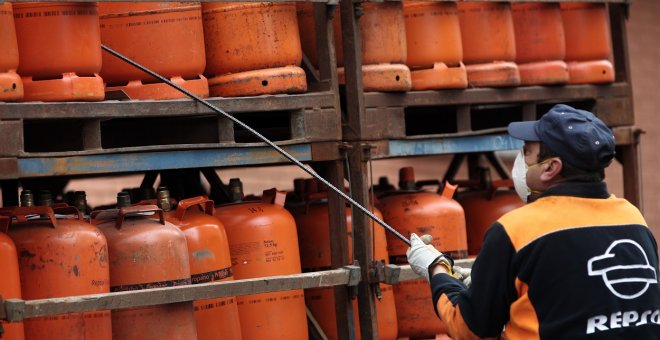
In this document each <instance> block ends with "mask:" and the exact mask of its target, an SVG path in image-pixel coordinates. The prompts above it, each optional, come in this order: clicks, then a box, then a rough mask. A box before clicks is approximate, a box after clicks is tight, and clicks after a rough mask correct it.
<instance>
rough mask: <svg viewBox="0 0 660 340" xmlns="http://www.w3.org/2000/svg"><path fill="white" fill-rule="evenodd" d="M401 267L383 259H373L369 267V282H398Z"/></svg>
mask: <svg viewBox="0 0 660 340" xmlns="http://www.w3.org/2000/svg"><path fill="white" fill-rule="evenodd" d="M400 274H401V267H399V266H397V265H394V264H385V262H383V261H374V262H373V264H372V266H371V268H370V269H369V283H380V282H383V283H386V284H388V285H395V284H397V283H399V276H400Z"/></svg>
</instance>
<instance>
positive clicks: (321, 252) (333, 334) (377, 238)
mask: <svg viewBox="0 0 660 340" xmlns="http://www.w3.org/2000/svg"><path fill="white" fill-rule="evenodd" d="M313 181H314V182H316V180H313ZM374 214H375V215H376V216H378V217H379V218H381V219H382V218H383V216H382V214H381V213H380V211H379V210H378V209H375V211H374ZM294 218H295V219H296V225H297V226H298V240H299V243H300V257H301V263H302V268H303V271H305V272H311V271H318V270H328V269H330V265H331V261H330V225H329V219H328V218H329V217H328V201H327V191H326V192H310V191H308V194H307V199H306V204H305V206H304V207H302V208H299V209H295V213H294ZM351 221H352V219H351V208H349V207H347V208H346V222H347V229H348V233H349V235H348V237H349V244H351V243H352V242H351V241H350V239H351V235H352V223H351ZM371 230H372V237H373V238H374V254H373V258H374V260H376V261H383V262H384V263H386V264H387V263H389V257H388V256H387V244H386V241H385V230H384V229H383V228H379V227H377V226H375V225H373V223H372V226H371ZM352 257H353V256H352V254H351V249H350V248H349V254H348V258H352ZM380 291H381V299H380V300H378V301H376V315H377V318H378V338H379V339H396V337H397V324H396V322H397V321H396V308H395V306H394V291H393V289H392V286H390V285H386V284H380ZM334 301H335V297H334V291H333V289H332V288H314V289H307V290H305V302H306V303H307V307H308V308H309V309H310V311H311V312H312V314H313V315H314V317H315V318H316V320H317V321H318V322H319V324H320V325H321V328H322V329H323V331H324V332H325V334H326V335H327V336H328V339H337V338H338V337H337V320H336V315H335V302H334ZM353 308H354V310H356V311H357V301H354V306H353ZM359 324H360V323H359V320H358V314H357V312H356V313H355V325H356V330H355V332H356V335H357V336H358V338H359V334H360V332H359V329H357V328H358V326H359Z"/></svg>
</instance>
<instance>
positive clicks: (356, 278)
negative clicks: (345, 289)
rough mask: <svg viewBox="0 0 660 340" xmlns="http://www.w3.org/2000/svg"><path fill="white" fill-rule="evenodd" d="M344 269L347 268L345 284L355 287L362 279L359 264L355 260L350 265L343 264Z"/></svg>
mask: <svg viewBox="0 0 660 340" xmlns="http://www.w3.org/2000/svg"><path fill="white" fill-rule="evenodd" d="M344 269H346V270H348V272H349V273H348V283H347V284H346V285H347V286H349V287H357V285H358V284H360V281H362V274H361V273H360V266H359V265H358V263H357V261H355V263H353V264H352V265H348V266H344Z"/></svg>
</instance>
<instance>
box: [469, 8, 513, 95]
mask: <svg viewBox="0 0 660 340" xmlns="http://www.w3.org/2000/svg"><path fill="white" fill-rule="evenodd" d="M458 15H459V20H460V23H461V39H462V43H463V62H464V63H465V65H466V66H467V71H468V82H469V86H473V87H483V86H515V85H518V84H519V83H520V75H519V74H518V71H517V67H516V65H515V64H514V63H513V61H514V60H515V59H516V41H515V35H514V29H513V18H512V15H511V5H510V4H509V3H505V2H460V3H458ZM494 62H498V63H497V65H493V66H488V64H489V63H494ZM501 62H509V63H506V64H502V63H501ZM475 68H477V69H475Z"/></svg>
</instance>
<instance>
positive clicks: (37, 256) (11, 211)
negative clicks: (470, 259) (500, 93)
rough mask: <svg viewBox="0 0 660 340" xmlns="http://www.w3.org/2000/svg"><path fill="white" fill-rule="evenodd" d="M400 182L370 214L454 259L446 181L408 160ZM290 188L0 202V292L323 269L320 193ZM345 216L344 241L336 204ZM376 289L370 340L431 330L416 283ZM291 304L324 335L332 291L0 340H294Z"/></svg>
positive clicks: (383, 242)
mask: <svg viewBox="0 0 660 340" xmlns="http://www.w3.org/2000/svg"><path fill="white" fill-rule="evenodd" d="M400 177H401V179H400V182H399V184H400V189H399V190H393V188H391V189H390V188H386V187H382V186H381V187H379V188H378V189H379V193H378V196H379V197H378V199H377V200H376V206H377V207H378V208H374V212H375V214H376V215H377V216H379V217H381V218H383V219H384V220H385V221H386V222H388V223H389V224H390V225H393V226H395V227H396V228H397V230H398V231H399V232H401V233H403V234H404V235H409V234H410V233H412V232H415V233H421V234H429V235H431V236H433V244H434V245H435V246H436V247H438V248H440V249H442V250H443V251H445V252H447V253H450V254H452V255H453V256H454V257H455V258H462V257H466V256H467V253H468V243H467V240H466V229H465V223H466V220H465V213H464V210H463V208H462V207H461V206H460V205H459V204H458V203H457V202H456V201H454V200H453V199H452V195H453V193H454V190H455V189H456V187H455V186H450V185H447V186H445V189H444V191H443V193H442V194H441V195H439V194H435V193H432V192H425V191H422V190H419V188H418V187H417V186H416V185H415V180H414V173H413V170H412V168H404V169H402V170H401V176H400ZM294 187H295V190H294V191H293V192H291V193H289V195H288V197H287V195H286V194H285V193H282V192H278V191H276V190H274V189H271V190H267V191H264V193H263V195H262V197H261V198H255V199H251V200H248V199H243V195H242V190H241V184H240V181H237V180H232V181H231V182H230V192H231V193H232V199H233V200H234V201H235V202H234V203H230V204H225V205H220V206H218V207H214V204H213V202H212V201H210V200H209V199H207V198H206V197H195V198H190V199H184V200H181V201H179V202H176V201H175V200H173V199H171V198H170V197H169V192H168V191H167V190H166V189H165V188H159V190H158V192H157V197H158V198H157V199H156V200H146V201H141V202H139V203H137V204H133V205H131V203H130V197H129V194H128V193H127V192H121V193H120V194H119V195H118V202H117V208H115V209H106V210H96V211H93V212H92V213H91V214H90V215H89V216H86V215H84V212H85V211H86V210H87V209H86V204H85V202H84V195H83V194H80V195H77V197H76V201H75V204H74V205H75V206H78V207H80V210H78V209H76V208H74V207H73V206H69V205H67V204H55V205H52V202H51V201H50V199H49V198H48V197H45V198H44V197H40V198H39V199H38V200H37V204H40V205H39V206H34V204H33V203H31V202H33V201H34V198H33V197H32V196H31V194H30V193H28V192H24V193H23V195H22V197H21V205H22V207H10V208H2V209H0V222H2V231H3V232H4V233H5V234H2V233H0V251H1V252H2V254H0V268H2V270H3V272H4V273H7V274H6V275H4V277H5V279H3V280H2V282H1V283H0V294H2V296H3V297H4V298H22V299H28V300H32V299H43V298H55V297H65V296H75V295H85V294H97V293H107V292H111V291H112V292H119V291H129V290H138V289H145V288H155V287H169V286H177V285H187V284H200V283H206V282H212V281H226V280H233V279H248V278H256V277H263V276H273V275H290V274H296V273H300V272H301V271H303V272H309V271H318V270H326V269H329V268H330V266H331V262H330V246H329V243H330V242H329V239H330V226H329V221H328V202H327V190H326V188H324V187H323V186H322V185H319V183H318V182H316V180H313V179H308V180H296V181H294ZM468 196H469V195H468ZM468 196H466V197H468ZM514 196H515V194H514ZM492 197H495V196H491V198H489V200H490V201H495V202H496V201H497V199H495V200H493V199H492ZM470 199H471V198H467V200H470ZM285 201H286V205H285ZM49 205H50V206H49ZM465 206H466V209H467V206H468V205H465ZM476 208H477V209H483V208H482V207H476ZM509 208H512V207H509ZM381 211H382V213H381ZM81 212H83V213H81ZM346 217H347V225H348V235H347V238H348V240H349V244H350V243H351V242H350V240H351V235H352V230H351V229H352V228H351V209H350V208H349V207H347V208H346ZM497 217H499V216H495V217H492V218H493V220H494V219H496V218H497ZM484 218H486V217H484ZM370 232H371V233H372V235H371V236H372V237H373V239H374V247H373V258H374V259H375V260H376V261H382V262H384V263H395V264H405V263H406V258H405V252H406V249H407V246H406V245H405V244H403V243H402V242H400V241H399V240H397V239H396V238H394V237H390V235H386V234H385V231H384V229H382V228H380V227H378V226H376V225H373V224H372V225H371V228H370ZM349 249H350V247H349ZM349 252H350V250H349ZM348 257H349V258H352V254H351V253H349V254H348ZM19 277H20V280H19ZM379 288H380V297H379V300H377V301H376V314H377V320H378V334H379V338H381V339H396V338H401V337H411V338H431V337H434V336H435V335H437V334H443V333H445V329H444V326H443V325H442V323H441V322H440V321H439V319H438V318H437V317H436V315H435V312H434V311H433V307H432V306H431V304H430V303H429V301H430V299H431V296H430V290H429V289H428V284H427V283H426V282H425V281H424V280H415V281H406V282H402V283H400V284H397V285H394V286H389V285H385V284H380V287H379ZM305 305H306V306H307V307H308V308H309V310H310V311H311V313H312V314H313V315H314V316H315V317H316V319H317V321H318V322H319V324H320V326H321V328H322V329H323V331H324V332H325V333H326V335H327V336H328V338H330V339H336V338H337V333H336V326H337V321H336V318H335V311H334V308H335V307H334V306H335V303H334V293H333V289H332V288H316V289H308V290H305V291H304V293H303V291H302V290H293V291H285V292H276V293H266V294H258V295H246V296H239V297H225V298H217V299H211V300H204V301H195V302H194V303H177V304H169V305H162V306H155V307H149V308H135V309H127V310H115V311H112V312H109V311H98V312H88V313H77V314H75V313H74V314H66V315H58V316H52V317H40V318H32V319H26V320H25V321H24V322H23V323H22V324H21V323H12V324H6V323H5V324H3V326H4V328H5V331H6V333H5V334H4V335H3V339H4V338H5V337H6V338H7V339H23V338H26V339H42V338H46V337H51V338H52V337H56V338H58V337H60V338H62V339H64V338H66V339H91V338H94V339H97V338H98V339H110V338H111V337H114V338H117V339H194V338H195V337H197V338H199V339H220V338H222V339H241V338H244V339H260V338H267V339H306V338H307V326H306V325H307V322H306V313H305ZM354 308H357V304H356V303H355V305H354ZM355 315H356V320H355V325H359V322H358V320H357V313H355ZM356 333H357V334H359V329H357V330H356Z"/></svg>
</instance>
